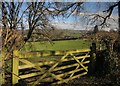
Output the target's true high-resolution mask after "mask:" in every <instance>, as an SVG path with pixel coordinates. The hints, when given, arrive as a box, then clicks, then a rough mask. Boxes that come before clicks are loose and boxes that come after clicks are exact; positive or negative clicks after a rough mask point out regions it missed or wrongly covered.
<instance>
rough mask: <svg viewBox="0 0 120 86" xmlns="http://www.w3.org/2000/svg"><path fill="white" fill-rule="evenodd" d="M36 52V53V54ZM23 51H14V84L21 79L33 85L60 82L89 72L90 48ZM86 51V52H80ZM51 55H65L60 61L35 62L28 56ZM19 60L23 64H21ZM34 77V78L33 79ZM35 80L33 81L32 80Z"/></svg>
mask: <svg viewBox="0 0 120 86" xmlns="http://www.w3.org/2000/svg"><path fill="white" fill-rule="evenodd" d="M51 52H52V54H51ZM34 53H35V54H34ZM34 53H33V52H32V53H30V52H27V53H26V54H25V53H21V52H20V51H14V58H13V63H12V64H13V67H12V72H13V74H12V84H16V83H19V80H26V81H27V82H29V81H30V82H29V84H32V86H35V85H37V84H40V83H43V82H44V83H46V82H51V83H52V84H60V83H65V82H68V81H69V80H72V79H74V78H78V77H80V76H83V75H86V74H87V72H88V63H89V62H90V60H89V57H90V55H89V53H90V49H86V50H71V51H64V52H63V51H61V52H60V51H59V53H58V51H54V54H53V51H50V53H48V54H46V53H43V52H42V55H41V52H40V51H39V52H34ZM80 53H84V54H80ZM47 55H48V56H51V55H63V56H62V57H61V59H60V60H59V61H49V62H36V63H33V62H32V61H29V60H28V59H26V58H33V57H41V56H47ZM19 62H21V63H23V64H21V65H20V64H19ZM31 78H32V79H31ZM31 80H33V82H31Z"/></svg>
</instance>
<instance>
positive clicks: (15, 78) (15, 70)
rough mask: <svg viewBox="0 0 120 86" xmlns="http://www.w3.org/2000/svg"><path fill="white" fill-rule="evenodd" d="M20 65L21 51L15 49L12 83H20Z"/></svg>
mask: <svg viewBox="0 0 120 86" xmlns="http://www.w3.org/2000/svg"><path fill="white" fill-rule="evenodd" d="M18 66H19V53H18V51H17V50H14V51H13V59H12V85H13V86H14V85H15V84H17V83H18V77H19V76H18Z"/></svg>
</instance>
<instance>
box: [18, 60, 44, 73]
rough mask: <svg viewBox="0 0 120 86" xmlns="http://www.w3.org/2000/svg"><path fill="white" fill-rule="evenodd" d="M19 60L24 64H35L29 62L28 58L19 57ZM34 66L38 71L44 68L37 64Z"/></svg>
mask: <svg viewBox="0 0 120 86" xmlns="http://www.w3.org/2000/svg"><path fill="white" fill-rule="evenodd" d="M20 61H21V62H23V63H25V64H27V65H35V64H33V63H32V62H30V61H28V60H25V59H20ZM34 68H35V69H37V70H39V71H41V72H42V71H43V70H44V69H42V68H41V67H40V66H37V65H35V66H34Z"/></svg>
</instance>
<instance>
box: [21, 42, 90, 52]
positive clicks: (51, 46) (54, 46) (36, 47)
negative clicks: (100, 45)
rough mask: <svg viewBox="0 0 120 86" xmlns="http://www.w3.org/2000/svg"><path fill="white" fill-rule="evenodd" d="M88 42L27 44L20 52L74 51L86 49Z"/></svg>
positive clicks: (88, 45)
mask: <svg viewBox="0 0 120 86" xmlns="http://www.w3.org/2000/svg"><path fill="white" fill-rule="evenodd" d="M90 44H91V43H90V42H89V41H87V40H64V41H53V42H52V43H50V42H29V43H26V44H25V47H24V48H23V49H22V50H25V51H40V50H45V51H47V50H76V49H88V48H89V47H90Z"/></svg>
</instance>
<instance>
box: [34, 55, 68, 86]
mask: <svg viewBox="0 0 120 86" xmlns="http://www.w3.org/2000/svg"><path fill="white" fill-rule="evenodd" d="M68 55H69V53H66V55H64V56H63V57H62V58H61V60H60V61H59V62H57V63H56V64H54V65H53V66H52V67H51V68H50V69H49V70H48V71H46V72H45V73H44V74H43V75H42V76H41V77H40V78H39V79H38V80H37V81H35V83H34V84H33V85H32V86H36V85H37V84H38V83H39V82H40V80H42V79H43V78H44V77H46V76H47V75H48V74H50V73H51V72H52V71H53V69H54V68H55V67H56V66H57V65H58V64H59V63H61V62H62V61H63V60H64V59H65V58H66V57H67V56H68ZM59 80H60V78H59Z"/></svg>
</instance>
